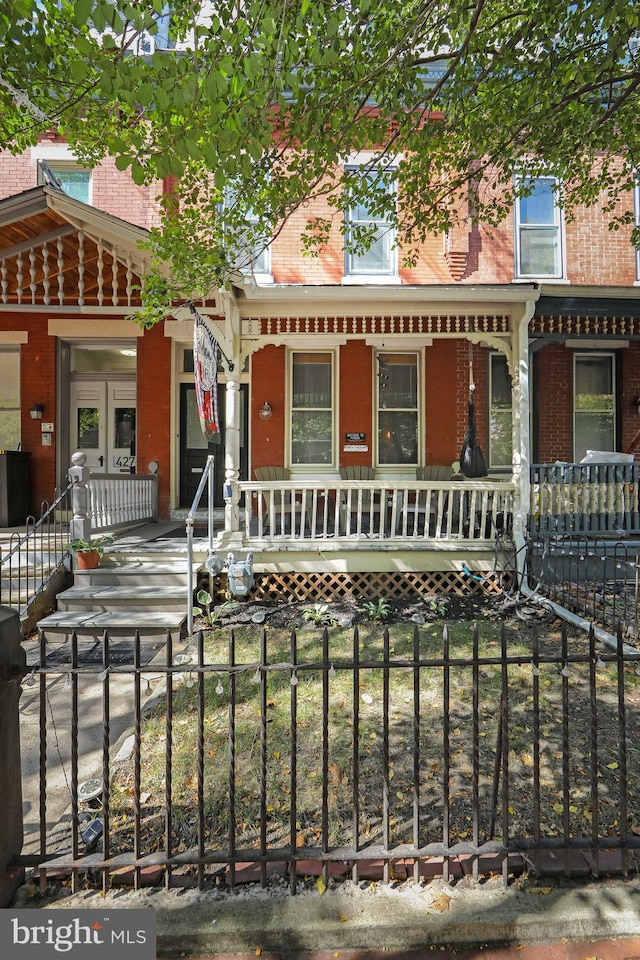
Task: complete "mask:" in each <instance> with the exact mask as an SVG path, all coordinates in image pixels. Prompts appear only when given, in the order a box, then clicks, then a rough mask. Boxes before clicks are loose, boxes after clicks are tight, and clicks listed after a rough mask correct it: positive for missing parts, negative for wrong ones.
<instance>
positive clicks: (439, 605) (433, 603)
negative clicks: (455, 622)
mask: <svg viewBox="0 0 640 960" xmlns="http://www.w3.org/2000/svg"><path fill="white" fill-rule="evenodd" d="M429 609H430V610H431V612H432V613H436V614H437V615H438V616H439V617H444V615H445V613H446V612H447V601H446V600H445V598H444V597H431V599H430V600H429Z"/></svg>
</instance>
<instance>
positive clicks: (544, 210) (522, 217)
mask: <svg viewBox="0 0 640 960" xmlns="http://www.w3.org/2000/svg"><path fill="white" fill-rule="evenodd" d="M520 184H521V185H524V187H525V191H526V196H521V197H518V198H517V199H516V210H515V224H516V277H519V278H525V277H526V278H529V277H532V278H533V277H535V278H540V277H547V278H549V279H553V280H559V279H561V278H562V276H563V269H564V268H563V250H562V211H561V209H560V207H559V206H558V202H557V196H556V188H557V184H558V181H557V179H556V178H555V177H522V178H521V181H520Z"/></svg>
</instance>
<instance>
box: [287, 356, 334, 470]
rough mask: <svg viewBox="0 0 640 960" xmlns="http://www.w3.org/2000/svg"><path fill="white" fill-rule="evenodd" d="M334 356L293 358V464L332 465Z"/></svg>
mask: <svg viewBox="0 0 640 960" xmlns="http://www.w3.org/2000/svg"><path fill="white" fill-rule="evenodd" d="M333 392H334V387H333V354H332V353H293V354H292V355H291V464H292V465H297V464H303V465H307V466H313V465H314V464H323V465H325V464H332V463H333V462H334V454H333V450H334V440H333V438H334V429H333Z"/></svg>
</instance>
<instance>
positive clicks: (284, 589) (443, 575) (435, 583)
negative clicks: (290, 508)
mask: <svg viewBox="0 0 640 960" xmlns="http://www.w3.org/2000/svg"><path fill="white" fill-rule="evenodd" d="M221 580H222V583H221V587H222V588H223V589H224V588H225V587H226V582H225V580H224V578H221ZM507 586H508V584H506V583H505V575H504V574H500V573H490V572H488V573H483V574H478V575H477V578H476V576H470V575H469V574H466V573H464V572H462V571H443V572H437V571H435V572H434V571H431V572H428V573H409V572H407V573H399V572H392V573H387V572H379V573H370V572H369V573H305V572H287V573H264V574H257V575H256V579H255V583H254V586H253V589H252V591H251V594H250V596H249V598H248V599H249V600H253V601H260V602H263V603H264V602H276V601H280V602H282V601H285V602H291V601H296V600H298V601H311V602H313V603H323V602H324V603H327V602H330V601H331V600H343V599H346V598H355V599H376V598H378V597H386V598H388V599H401V598H405V597H407V598H408V597H416V596H425V595H427V596H429V595H439V594H455V595H457V596H469V595H470V594H474V595H478V594H489V595H495V594H496V593H501V592H502V590H503V589H505V588H506V587H507Z"/></svg>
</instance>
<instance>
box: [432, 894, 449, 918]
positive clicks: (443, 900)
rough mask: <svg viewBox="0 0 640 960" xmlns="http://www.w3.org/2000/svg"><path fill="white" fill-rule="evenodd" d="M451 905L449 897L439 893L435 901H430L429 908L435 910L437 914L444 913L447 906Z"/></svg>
mask: <svg viewBox="0 0 640 960" xmlns="http://www.w3.org/2000/svg"><path fill="white" fill-rule="evenodd" d="M450 903H451V897H450V896H448V894H446V893H441V894H440V895H439V896H438V897H436V898H435V900H432V901H431V906H432V907H433V909H434V910H437V911H438V913H444V912H445V910H448V909H449V904H450Z"/></svg>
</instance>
